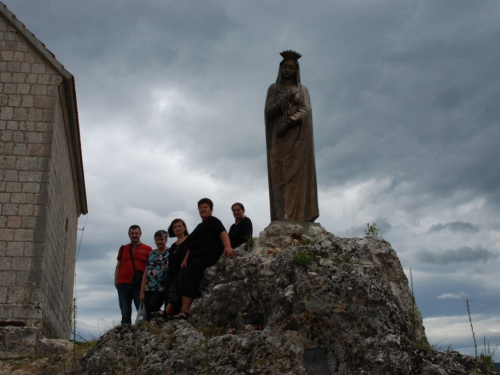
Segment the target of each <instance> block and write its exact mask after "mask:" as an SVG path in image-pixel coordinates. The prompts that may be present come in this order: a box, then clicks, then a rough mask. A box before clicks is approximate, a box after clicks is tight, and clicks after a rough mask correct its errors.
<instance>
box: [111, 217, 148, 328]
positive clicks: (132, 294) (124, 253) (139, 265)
mask: <svg viewBox="0 0 500 375" xmlns="http://www.w3.org/2000/svg"><path fill="white" fill-rule="evenodd" d="M141 235H142V232H141V227H139V226H138V225H132V226H131V227H130V228H129V230H128V236H129V238H130V244H128V245H123V246H122V247H120V250H119V251H118V257H117V258H116V259H117V260H118V263H117V264H116V268H115V287H116V290H117V291H118V301H119V303H120V310H121V312H122V321H121V323H122V324H132V301H134V304H135V308H136V310H137V309H139V303H140V301H141V300H140V293H141V284H140V283H139V284H134V274H135V272H136V271H142V272H144V269H145V268H146V262H147V260H148V255H149V252H150V251H151V250H153V249H151V247H149V246H148V245H145V244H143V243H142V242H141ZM132 261H133V263H132ZM140 281H142V278H141V280H140Z"/></svg>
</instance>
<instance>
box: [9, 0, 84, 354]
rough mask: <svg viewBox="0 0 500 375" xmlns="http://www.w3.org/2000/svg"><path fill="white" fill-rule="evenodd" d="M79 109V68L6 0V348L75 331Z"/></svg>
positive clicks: (80, 202) (80, 200)
mask: <svg viewBox="0 0 500 375" xmlns="http://www.w3.org/2000/svg"><path fill="white" fill-rule="evenodd" d="M77 113H78V112H77V107H76V96H75V86H74V78H73V76H72V75H71V74H70V73H69V72H67V71H66V70H65V69H64V67H63V66H62V65H61V64H60V63H59V62H58V61H57V60H56V59H55V57H54V56H53V55H52V53H51V52H50V51H48V50H47V49H46V47H45V46H44V45H43V44H42V43H41V42H40V41H39V40H38V39H36V38H35V37H34V35H33V34H31V33H30V32H29V31H28V30H27V29H26V27H25V26H24V25H23V24H22V23H21V22H19V21H18V20H17V18H15V16H14V15H13V14H12V13H11V12H10V11H9V10H8V9H7V8H6V6H5V5H4V4H3V3H1V2H0V358H1V357H9V356H12V352H13V351H14V352H15V351H16V349H15V348H16V346H17V347H18V348H21V347H24V346H26V347H28V348H29V347H33V345H35V346H36V341H37V340H38V339H39V337H40V336H41V335H43V336H44V337H47V338H64V339H69V338H70V333H71V309H72V301H73V284H74V270H75V254H76V237H77V222H78V217H79V216H80V214H86V213H87V201H86V192H85V182H84V176H83V163H82V157H81V146H80V135H79V124H78V114H77ZM16 337H17V338H18V339H19V338H21V337H22V338H23V339H22V340H20V341H18V342H17V343H16ZM9 353H11V354H9Z"/></svg>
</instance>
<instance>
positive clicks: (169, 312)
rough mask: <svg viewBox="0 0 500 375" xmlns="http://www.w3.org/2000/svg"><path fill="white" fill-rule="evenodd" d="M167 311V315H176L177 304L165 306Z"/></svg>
mask: <svg viewBox="0 0 500 375" xmlns="http://www.w3.org/2000/svg"><path fill="white" fill-rule="evenodd" d="M165 312H166V313H167V315H174V314H175V306H174V305H172V304H171V303H168V304H167V307H166V308H165Z"/></svg>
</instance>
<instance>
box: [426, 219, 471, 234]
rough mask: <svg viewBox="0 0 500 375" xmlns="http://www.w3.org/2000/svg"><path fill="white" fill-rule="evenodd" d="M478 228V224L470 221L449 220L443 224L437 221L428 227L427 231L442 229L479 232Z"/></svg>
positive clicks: (440, 230)
mask: <svg viewBox="0 0 500 375" xmlns="http://www.w3.org/2000/svg"><path fill="white" fill-rule="evenodd" d="M479 230H480V228H479V226H477V225H474V224H472V223H465V222H463V221H450V222H447V223H444V224H442V223H439V224H434V225H432V226H431V227H430V228H429V233H432V232H442V231H450V232H465V233H467V232H468V233H477V232H479Z"/></svg>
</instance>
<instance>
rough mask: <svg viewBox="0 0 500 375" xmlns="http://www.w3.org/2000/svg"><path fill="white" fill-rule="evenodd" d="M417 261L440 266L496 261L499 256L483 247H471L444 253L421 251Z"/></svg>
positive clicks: (449, 250) (417, 255)
mask: <svg viewBox="0 0 500 375" xmlns="http://www.w3.org/2000/svg"><path fill="white" fill-rule="evenodd" d="M416 257H417V259H418V260H419V261H420V262H422V263H430V264H438V265H449V264H453V263H461V262H472V263H476V262H483V263H484V262H486V261H488V260H492V259H495V258H496V257H497V254H495V253H493V252H491V251H489V250H487V249H483V248H482V247H481V246H477V247H476V248H475V249H472V248H470V247H469V246H463V247H460V248H458V249H455V250H451V249H448V250H444V251H440V252H437V251H428V250H423V251H419V252H418V253H417V254H416Z"/></svg>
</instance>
